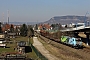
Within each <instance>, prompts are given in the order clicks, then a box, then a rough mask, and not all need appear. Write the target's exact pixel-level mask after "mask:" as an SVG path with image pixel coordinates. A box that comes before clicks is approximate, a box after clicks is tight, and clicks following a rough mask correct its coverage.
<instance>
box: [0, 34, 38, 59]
mask: <svg viewBox="0 0 90 60" xmlns="http://www.w3.org/2000/svg"><path fill="white" fill-rule="evenodd" d="M10 40H11V41H13V42H12V43H7V48H0V54H3V53H11V52H17V51H15V50H14V48H15V47H16V46H17V43H16V41H26V42H27V41H28V37H21V36H19V37H17V38H11V39H10ZM30 43H33V40H32V38H30ZM26 55H27V57H29V58H32V59H35V58H37V56H36V54H35V52H34V51H33V50H32V52H28V53H26Z"/></svg>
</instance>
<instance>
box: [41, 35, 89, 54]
mask: <svg viewBox="0 0 90 60" xmlns="http://www.w3.org/2000/svg"><path fill="white" fill-rule="evenodd" d="M40 38H41V39H44V41H45V42H47V43H51V42H52V41H53V42H56V43H60V44H63V43H61V42H59V39H50V38H49V39H48V38H46V37H43V36H40ZM63 45H64V44H63ZM68 46H69V45H68ZM56 47H58V46H56ZM71 48H72V47H71ZM77 50H80V51H82V52H86V53H89V54H90V48H87V47H86V48H85V47H84V48H80V49H79V48H77Z"/></svg>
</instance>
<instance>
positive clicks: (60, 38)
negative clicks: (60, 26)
mask: <svg viewBox="0 0 90 60" xmlns="http://www.w3.org/2000/svg"><path fill="white" fill-rule="evenodd" d="M40 34H41V35H42V36H44V37H46V38H49V39H51V40H54V41H57V42H60V43H63V44H66V45H69V46H72V47H78V48H80V47H83V45H82V43H83V42H82V40H81V39H80V38H75V37H73V36H65V35H62V34H61V32H58V31H45V30H41V31H40Z"/></svg>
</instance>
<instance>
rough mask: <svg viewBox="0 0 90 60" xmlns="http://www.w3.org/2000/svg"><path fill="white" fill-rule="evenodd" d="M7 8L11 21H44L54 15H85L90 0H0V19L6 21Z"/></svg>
mask: <svg viewBox="0 0 90 60" xmlns="http://www.w3.org/2000/svg"><path fill="white" fill-rule="evenodd" d="M7 10H9V17H10V21H11V22H44V21H47V20H49V19H50V18H52V17H54V16H66V15H85V13H86V12H87V11H88V12H90V0H0V21H7ZM3 16H4V18H3ZM87 16H90V14H88V15H87Z"/></svg>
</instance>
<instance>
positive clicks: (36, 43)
mask: <svg viewBox="0 0 90 60" xmlns="http://www.w3.org/2000/svg"><path fill="white" fill-rule="evenodd" d="M33 41H34V43H33V46H34V47H35V48H36V49H38V50H39V51H40V53H41V54H42V55H44V56H45V57H46V58H47V59H48V60H61V59H58V58H57V57H55V56H54V55H52V54H50V53H49V51H48V50H46V49H45V47H44V46H43V44H42V43H41V42H39V41H38V39H37V37H33Z"/></svg>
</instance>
